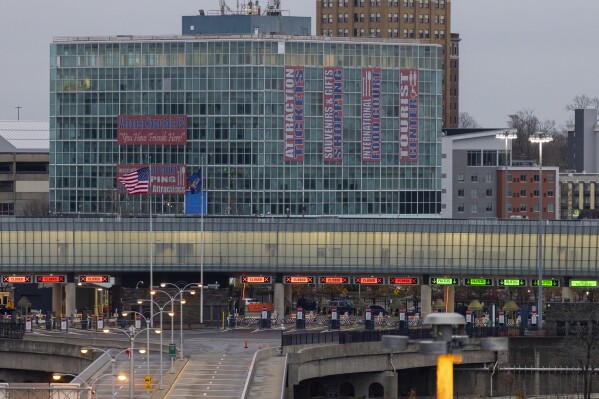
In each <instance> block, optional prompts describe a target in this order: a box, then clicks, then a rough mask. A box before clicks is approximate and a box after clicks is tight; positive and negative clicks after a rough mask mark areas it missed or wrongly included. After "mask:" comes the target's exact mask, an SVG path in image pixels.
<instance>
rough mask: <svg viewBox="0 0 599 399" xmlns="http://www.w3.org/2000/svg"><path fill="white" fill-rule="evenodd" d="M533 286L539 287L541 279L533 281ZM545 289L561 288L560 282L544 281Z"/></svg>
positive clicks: (553, 280)
mask: <svg viewBox="0 0 599 399" xmlns="http://www.w3.org/2000/svg"><path fill="white" fill-rule="evenodd" d="M532 286H533V287H538V286H539V279H533V280H532ZM543 287H559V280H555V279H550V280H543Z"/></svg>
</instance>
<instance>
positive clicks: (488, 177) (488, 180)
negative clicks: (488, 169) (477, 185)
mask: <svg viewBox="0 0 599 399" xmlns="http://www.w3.org/2000/svg"><path fill="white" fill-rule="evenodd" d="M485 183H493V174H492V173H487V174H486V175H485Z"/></svg>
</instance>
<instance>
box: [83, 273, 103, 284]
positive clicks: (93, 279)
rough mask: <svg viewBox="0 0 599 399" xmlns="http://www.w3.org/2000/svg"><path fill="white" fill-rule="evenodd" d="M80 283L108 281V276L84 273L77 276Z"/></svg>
mask: <svg viewBox="0 0 599 399" xmlns="http://www.w3.org/2000/svg"><path fill="white" fill-rule="evenodd" d="M79 282H80V283H110V276H102V275H96V276H94V275H84V276H79Z"/></svg>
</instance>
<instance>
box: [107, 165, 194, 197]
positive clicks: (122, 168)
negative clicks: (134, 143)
mask: <svg viewBox="0 0 599 399" xmlns="http://www.w3.org/2000/svg"><path fill="white" fill-rule="evenodd" d="M144 166H147V165H130V164H119V165H117V169H116V177H117V181H118V178H119V177H121V176H122V175H124V174H126V173H129V172H133V171H134V170H138V169H140V168H143V167H144ZM186 181H187V180H186V179H185V166H182V165H150V184H149V188H148V189H149V192H148V193H149V194H185V183H186ZM116 187H117V192H118V193H119V194H124V193H125V186H123V185H122V184H117V185H116Z"/></svg>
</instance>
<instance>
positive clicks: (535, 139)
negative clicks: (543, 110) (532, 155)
mask: <svg viewBox="0 0 599 399" xmlns="http://www.w3.org/2000/svg"><path fill="white" fill-rule="evenodd" d="M528 140H529V141H530V142H531V143H534V144H536V143H538V144H539V226H538V237H537V249H538V253H537V269H538V272H539V293H538V298H537V313H538V315H539V316H538V321H537V323H538V326H539V334H543V256H542V255H543V242H542V237H543V232H542V230H543V144H544V143H549V142H551V141H553V137H551V136H548V135H546V134H545V133H543V132H537V133H535V135H534V136H531V137H530V138H529V139H528Z"/></svg>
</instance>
